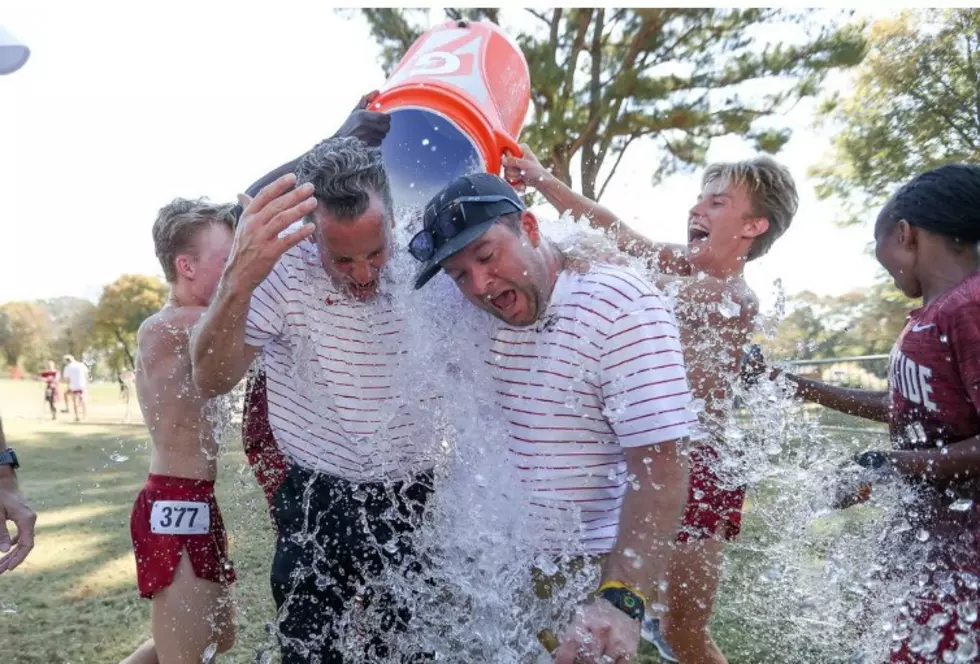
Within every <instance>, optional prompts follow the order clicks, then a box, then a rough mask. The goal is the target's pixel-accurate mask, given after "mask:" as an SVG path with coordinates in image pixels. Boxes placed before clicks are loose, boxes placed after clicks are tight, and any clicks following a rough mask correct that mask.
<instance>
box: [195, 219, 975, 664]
mask: <svg viewBox="0 0 980 664" xmlns="http://www.w3.org/2000/svg"><path fill="white" fill-rule="evenodd" d="M418 222H419V218H418V213H417V211H408V212H405V213H404V214H402V215H401V217H400V219H399V223H398V226H397V237H396V247H397V248H396V250H395V251H394V252H393V258H392V261H391V264H390V265H389V267H388V273H387V275H386V277H385V279H383V282H382V293H381V297H382V298H384V301H385V302H386V303H387V305H388V306H392V307H395V308H396V309H397V310H398V311H399V313H400V314H401V317H403V318H404V320H405V326H404V331H403V339H402V342H401V346H400V351H401V354H400V355H399V367H398V370H397V371H396V377H395V378H394V381H395V383H394V385H393V390H392V391H393V393H394V394H395V395H396V398H393V399H391V400H390V401H389V402H385V404H384V405H383V406H381V407H382V408H383V409H384V414H385V417H384V418H383V420H384V421H391V419H392V418H394V417H395V416H396V415H397V413H398V412H399V411H400V409H403V408H410V409H412V411H413V412H414V413H415V417H416V418H417V419H418V420H419V421H422V422H424V423H425V426H424V427H423V428H422V429H421V430H420V433H419V437H420V438H424V440H420V441H417V442H419V444H424V445H427V446H428V448H427V450H428V451H427V454H428V455H429V456H430V458H434V459H435V460H436V466H435V487H434V488H435V490H434V492H433V494H432V495H431V497H430V499H429V502H428V504H427V508H426V514H425V517H424V519H423V521H422V523H421V525H420V527H419V528H418V529H417V530H416V531H415V532H414V533H413V534H412V535H410V536H409V537H410V539H411V548H412V550H413V551H414V555H413V556H412V557H411V559H409V560H403V561H402V562H401V563H400V564H398V565H394V564H392V565H389V566H388V567H386V568H385V569H384V570H383V572H382V573H381V574H380V575H379V576H378V577H377V578H375V579H373V580H372V581H370V582H369V584H368V585H369V586H370V587H366V588H363V589H362V592H368V591H371V590H372V589H375V590H376V589H387V591H388V592H391V593H393V594H394V595H395V596H397V597H399V598H400V599H401V600H403V601H404V602H405V604H406V606H407V608H408V609H409V610H410V611H411V614H412V616H413V617H412V620H411V622H410V623H409V625H408V627H407V632H404V633H403V632H395V631H394V630H387V631H386V632H384V633H383V635H382V639H383V641H384V643H385V645H387V646H388V647H389V648H390V649H391V653H392V654H391V655H390V656H389V657H388V658H387V659H385V660H378V661H398V660H399V658H401V661H411V659H412V658H413V657H416V656H418V655H420V654H423V653H426V654H429V655H431V656H432V657H433V658H434V659H435V661H447V662H457V661H459V662H463V661H466V662H470V661H472V662H479V661H493V662H495V663H497V662H499V663H500V664H511V663H514V664H517V663H518V662H528V661H534V659H535V658H537V657H541V656H542V655H543V650H542V648H541V646H540V645H539V644H538V642H537V634H538V633H539V632H540V631H541V630H542V629H544V628H551V629H553V630H555V631H556V632H557V631H559V630H560V628H561V627H562V626H563V625H564V623H565V622H566V621H567V620H568V618H569V615H570V612H571V609H572V607H573V606H575V605H576V604H577V603H578V602H580V601H581V600H582V599H583V598H584V597H585V596H586V594H587V592H588V591H589V590H591V589H592V588H594V587H595V582H596V569H595V568H594V567H589V566H585V567H582V568H579V569H575V568H574V566H571V565H570V562H571V561H572V560H575V559H579V558H581V557H582V555H583V551H582V550H581V545H580V543H579V541H578V528H579V526H578V522H579V521H578V515H577V514H575V513H571V512H564V513H562V512H559V511H558V510H555V511H554V513H547V514H546V515H545V516H543V517H541V518H542V519H545V520H546V521H547V523H546V524H542V522H541V520H540V519H533V520H532V519H530V518H528V517H527V515H528V514H529V513H530V511H531V510H529V509H528V504H529V500H530V496H529V492H528V491H527V489H526V487H525V486H523V485H522V484H521V483H520V482H519V481H518V479H517V477H516V473H514V472H511V468H512V465H511V463H510V460H509V458H508V447H509V445H508V432H507V430H506V427H505V421H504V419H503V417H502V415H501V413H500V412H499V411H498V410H497V408H496V406H495V396H496V395H495V391H494V389H495V388H494V382H493V380H492V379H491V378H490V375H489V369H488V366H487V364H486V362H485V360H486V359H487V357H488V355H487V354H488V353H489V340H490V333H491V331H492V330H493V327H494V325H495V322H494V320H493V319H492V318H491V317H490V316H489V315H488V314H486V313H484V312H481V311H479V310H477V309H476V308H474V307H473V306H472V305H471V304H469V303H468V302H466V301H465V300H464V299H463V297H462V296H461V295H460V294H459V293H458V291H457V290H456V288H455V286H454V285H453V284H452V282H451V281H450V280H449V279H448V278H446V277H445V276H443V275H439V276H437V277H436V278H435V279H433V280H432V282H430V284H429V285H428V286H426V288H424V289H422V290H420V291H415V290H414V289H413V288H412V282H413V280H414V276H415V272H416V270H417V267H418V266H417V264H416V263H414V262H413V261H412V259H410V258H409V257H408V256H407V252H405V251H404V250H403V247H404V246H405V244H406V243H407V239H408V238H409V237H411V235H412V234H413V233H414V232H415V231H416V230H417V228H418ZM542 228H543V231H544V233H545V234H546V235H547V236H548V237H550V238H552V239H554V240H556V241H557V242H558V244H559V246H571V245H575V246H581V243H579V242H578V240H577V239H576V237H578V236H581V235H586V236H588V237H590V238H591V239H592V240H595V242H594V243H593V244H591V245H589V246H588V247H587V251H586V252H585V253H586V256H585V258H586V259H589V258H592V259H595V258H596V256H599V255H601V253H602V251H604V249H603V247H605V248H606V249H608V248H609V245H608V244H605V245H604V244H603V242H601V241H599V240H601V239H602V238H601V236H600V235H599V234H598V233H597V232H595V231H591V230H590V229H588V227H587V226H586V225H585V224H584V223H581V222H575V221H573V220H572V219H570V218H569V217H564V218H562V219H560V220H558V221H547V220H544V221H543V222H542ZM589 251H591V252H593V253H591V254H589V253H588V252H589ZM631 264H632V266H633V267H634V269H637V270H638V271H640V272H642V271H643V266H642V265H641V264H640V263H639V262H638V261H632V262H631ZM314 267H315V270H322V268H320V267H319V266H318V265H317V266H314ZM315 287H317V288H319V287H324V288H325V286H323V285H322V284H321V285H320V286H315ZM665 294H666V295H667V297H668V299H676V298H677V295H678V292H677V290H676V288H674V287H669V286H668V287H667V288H665ZM721 308H722V309H724V311H719V313H721V314H722V315H725V316H727V315H729V314H730V315H731V316H736V315H738V313H739V312H738V311H737V310H736V308H737V305H735V303H731V302H723V303H722V305H721ZM365 315H366V316H370V311H366V313H365ZM311 316H312V314H311ZM314 322H315V321H314ZM762 323H763V324H762V325H761V326H760V328H761V330H762V331H763V333H765V334H766V335H767V336H769V337H770V338H771V336H772V334H773V333H774V330H775V323H773V322H772V321H771V320H769V321H763V322H762ZM699 350H700V351H702V352H711V353H716V354H717V353H719V352H727V351H724V350H719V349H717V348H711V347H706V348H705V349H699ZM297 352H298V354H299V355H298V357H295V358H293V360H294V362H295V366H297V367H298V378H299V379H300V380H303V381H309V384H311V385H317V387H316V388H315V389H316V390H317V391H316V392H315V398H316V399H317V401H318V403H322V404H323V405H324V407H326V406H329V405H331V404H332V403H333V398H334V395H333V394H332V393H331V391H330V388H329V386H324V385H323V383H324V382H325V381H322V380H318V379H319V377H318V376H314V375H312V374H311V367H312V366H315V365H314V363H312V362H309V361H308V360H309V353H311V352H312V350H311V345H310V344H307V347H306V348H303V347H302V345H301V347H300V348H299V350H298V351H297ZM720 359H723V358H720ZM783 388H784V386H783V385H781V384H780V383H779V382H777V383H769V382H768V381H762V382H761V384H760V385H759V386H758V387H757V388H755V389H752V390H749V391H746V390H743V389H741V388H737V389H735V390H734V392H735V394H734V396H735V397H736V398H737V399H738V401H739V403H740V405H741V407H740V409H738V410H732V411H731V412H730V413H728V415H727V416H725V417H721V418H715V419H712V418H711V417H707V416H706V417H705V419H706V420H707V422H706V424H707V425H708V428H709V429H711V430H713V431H715V432H718V433H719V440H720V441H721V442H720V443H719V444H718V447H717V452H718V460H717V462H716V464H715V469H716V471H717V474H718V475H719V477H720V478H721V481H722V484H723V485H724V486H726V487H728V488H734V487H738V486H743V485H748V486H749V487H750V491H749V498H748V503H749V504H748V506H747V511H746V515H745V524H744V528H743V533H742V535H741V537H740V539H738V540H737V541H736V542H734V543H732V544H730V545H729V546H728V547H727V549H726V573H725V577H724V580H723V582H722V591H721V595H720V599H719V601H718V603H717V609H716V619H715V622H714V623H713V632H714V633H715V634H716V636H717V637H720V639H719V640H723V641H725V642H726V643H727V644H731V643H737V644H738V647H737V648H736V649H735V650H734V651H731V650H729V651H726V655H727V656H728V657H729V659H730V660H731V661H767V662H787V663H790V662H800V661H807V662H830V661H841V659H842V657H843V658H848V657H851V656H852V655H853V660H852V661H855V662H858V661H867V662H874V661H881V660H882V659H886V658H887V652H888V649H889V648H890V647H891V646H892V645H893V644H894V643H896V642H899V641H903V640H905V641H907V642H908V643H909V644H910V645H912V644H914V646H915V647H916V648H920V649H924V650H923V651H924V652H925V651H928V649H930V648H932V649H933V650H934V649H935V646H934V641H935V637H934V634H935V630H936V629H938V628H939V627H937V626H928V625H927V626H924V627H925V631H923V630H919V631H918V632H917V631H916V630H915V629H914V628H913V627H914V626H913V625H911V624H908V622H909V621H908V620H907V619H906V620H904V621H903V620H900V619H898V618H897V616H899V607H900V606H901V604H902V602H903V601H904V600H905V599H906V595H907V594H908V589H909V588H910V587H912V585H913V584H910V583H909V579H910V578H912V577H914V575H915V574H917V573H918V572H919V571H920V570H921V566H920V565H919V563H918V562H917V561H918V560H919V559H920V557H921V555H920V554H921V553H922V551H924V547H925V546H926V544H927V543H923V542H918V541H916V540H915V539H914V537H913V544H917V545H919V546H920V549H919V550H916V549H915V547H911V548H910V547H909V545H908V542H909V536H910V535H912V534H914V532H915V530H916V529H915V528H913V527H912V526H911V525H910V524H908V523H907V522H904V521H903V519H902V518H901V513H902V505H903V502H904V501H906V500H907V499H908V496H907V489H905V488H904V487H903V486H901V485H898V484H892V485H876V486H875V489H874V492H873V494H872V497H871V500H870V501H869V502H868V503H867V504H865V505H861V506H858V507H854V508H851V509H850V510H848V511H846V512H837V511H836V510H833V509H832V505H833V503H834V500H835V494H836V492H837V490H838V481H839V477H840V466H841V465H842V464H844V462H846V461H847V460H848V459H849V457H850V455H851V454H853V452H854V451H857V450H858V449H862V448H863V449H867V443H868V442H869V441H867V440H860V439H858V438H856V437H854V438H842V437H840V436H834V435H831V434H830V433H828V432H827V431H826V430H824V429H821V428H820V426H819V420H818V418H816V417H815V416H814V415H813V414H812V413H811V412H810V411H808V410H807V409H805V408H804V407H803V406H802V405H801V404H800V403H799V402H797V401H794V400H792V399H790V398H789V397H788V396H787V394H788V390H786V389H783ZM233 403H240V400H239V399H234V398H233V399H230V400H229V401H228V403H226V404H225V405H224V406H222V407H221V408H218V409H217V410H219V411H222V412H223V414H217V413H216V414H215V416H214V417H215V420H214V427H215V430H216V431H219V430H225V431H227V430H228V428H229V425H230V424H231V423H232V422H233V420H234V419H235V416H236V415H237V413H233V412H231V411H230V407H229V404H233ZM564 405H565V407H566V408H567V409H569V411H570V412H576V411H578V410H579V409H580V408H581V407H582V405H581V403H580V402H579V401H576V400H575V399H574V398H571V397H570V398H569V399H566V400H565V402H564ZM624 407H625V405H624V404H616V403H614V402H611V403H609V404H607V409H609V410H610V413H609V416H610V417H617V416H619V414H620V413H619V412H617V411H619V410H622V408H624ZM693 407H694V408H696V409H698V410H699V411H700V410H702V409H703V407H704V405H703V403H701V404H697V405H695V406H693ZM386 429H387V427H385V426H383V425H382V426H381V427H379V431H380V432H383V431H385V430H386ZM216 439H221V437H220V436H216ZM875 442H876V443H878V444H884V443H886V442H887V441H885V440H884V439H882V440H879V441H875ZM359 444H362V445H369V446H372V448H377V449H378V450H379V455H382V456H383V455H386V454H390V453H392V452H393V451H394V449H395V447H396V446H395V444H394V443H393V441H391V440H390V437H386V434H384V433H379V434H378V435H377V436H374V437H366V438H365V439H364V440H362V441H360V443H359ZM240 477H241V480H242V481H243V482H245V481H251V478H250V473H247V472H243V473H242V474H241V475H240ZM307 504H308V502H307ZM970 507H971V506H968V505H967V506H963V505H958V504H957V503H954V505H953V506H951V507H950V509H951V510H954V511H957V510H963V511H966V510H968V509H970ZM391 518H393V519H394V518H397V516H396V515H394V514H392V515H391ZM545 528H547V529H548V530H549V531H554V532H558V533H562V536H560V537H557V538H555V539H552V540H549V541H547V542H545V541H543V540H542V537H541V533H542V532H544V529H545ZM375 545H376V546H378V547H379V548H381V547H382V546H384V545H382V544H380V543H375ZM899 547H901V548H902V549H903V551H902V558H903V559H904V560H906V561H907V563H906V564H905V566H904V567H903V568H902V569H899V570H897V571H896V570H892V571H891V573H890V574H884V571H885V570H886V569H888V568H890V566H889V565H887V564H886V562H888V561H892V560H894V559H895V557H896V554H895V550H896V549H898V548H899ZM325 555H326V554H325ZM413 563H421V571H419V569H417V566H413ZM570 567H572V569H569V568H570ZM559 572H560V573H562V574H563V575H564V576H565V577H566V584H565V585H564V586H563V587H560V588H558V589H557V590H553V592H552V595H551V597H550V598H548V599H542V598H541V597H539V595H538V594H537V593H536V592H535V589H536V586H539V585H540V583H539V582H540V580H541V577H543V576H554V575H555V574H556V573H559ZM324 582H325V583H326V582H327V580H326V579H324ZM543 594H544V593H542V595H543ZM971 612H972V615H974V616H975V614H976V607H975V606H973V607H963V608H962V609H961V610H960V612H959V615H960V616H961V617H962V616H967V618H968V617H969V615H971ZM967 618H961V619H964V620H965V619H967ZM343 622H344V625H345V629H344V630H343V644H342V647H343V649H344V650H345V651H346V652H347V653H349V655H350V656H351V657H354V658H359V657H361V655H362V652H363V650H362V649H363V646H364V638H365V637H364V635H365V634H366V633H369V632H377V631H383V630H380V626H381V624H382V616H381V615H380V614H379V613H378V612H377V610H375V609H374V608H373V607H372V608H367V609H364V608H363V607H361V606H359V605H357V604H356V603H352V606H351V608H350V610H349V611H348V613H347V615H346V616H345V619H344V621H343ZM715 625H717V627H715ZM735 632H737V633H738V636H737V638H726V636H728V637H730V636H731V635H732V634H733V633H735ZM927 632H928V633H927ZM976 646H977V644H976V641H975V639H974V640H972V641H971V640H970V639H964V640H962V641H960V642H959V646H958V647H959V650H958V651H957V653H956V655H955V658H954V659H950V660H949V661H972V659H970V658H971V657H974V656H975V654H976ZM268 655H269V651H265V652H263V653H262V654H261V655H260V657H262V658H264V657H266V656H268ZM358 661H370V660H364V659H363V658H361V659H359V660H358Z"/></svg>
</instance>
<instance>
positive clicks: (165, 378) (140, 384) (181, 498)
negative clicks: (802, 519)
mask: <svg viewBox="0 0 980 664" xmlns="http://www.w3.org/2000/svg"><path fill="white" fill-rule="evenodd" d="M235 221H236V216H235V214H234V211H233V208H232V206H231V205H215V204H212V203H209V202H207V201H205V200H197V201H191V200H185V199H177V200H175V201H173V202H172V203H170V204H169V205H167V206H166V207H164V208H162V209H161V210H160V213H159V215H158V217H157V220H156V223H154V225H153V243H154V246H155V249H156V254H157V258H159V259H160V264H161V266H162V267H163V272H164V274H165V275H166V278H167V281H168V282H169V283H170V298H169V300H168V301H167V303H166V305H164V307H163V309H161V310H160V311H159V312H158V313H156V314H154V315H153V316H151V317H149V318H148V319H146V321H144V322H143V324H142V325H141V326H140V329H139V333H138V334H137V350H136V390H137V393H138V395H139V402H140V407H141V408H142V410H143V417H144V420H145V421H146V423H147V426H148V427H149V430H150V439H151V440H152V441H153V448H152V451H151V456H150V475H149V477H148V479H147V482H146V486H145V487H144V488H143V490H142V491H141V492H140V494H139V496H137V498H136V504H135V505H134V506H133V513H132V518H131V522H130V529H131V531H132V536H133V550H134V551H135V553H136V572H137V581H138V585H139V589H140V595H141V596H143V597H145V598H148V599H149V598H152V600H153V607H152V609H151V615H152V624H153V638H152V639H150V640H149V641H147V642H146V643H144V644H143V645H142V646H141V647H140V648H139V650H137V651H136V652H135V653H133V655H131V656H130V657H129V658H128V659H127V660H126V662H131V663H133V664H135V663H143V662H146V663H149V662H162V663H163V664H170V663H177V662H180V663H183V662H194V663H198V662H201V661H202V654H203V653H205V651H210V650H209V649H212V648H216V652H225V651H226V650H228V649H229V648H231V646H232V645H233V644H234V642H235V616H234V607H233V606H232V604H231V598H230V593H229V591H230V586H231V583H232V582H234V580H235V572H234V570H233V569H232V566H231V562H230V561H229V560H228V543H227V536H226V534H225V530H224V525H223V523H222V520H221V513H220V511H219V510H218V505H217V502H215V497H214V480H215V477H216V475H217V470H218V468H217V451H218V444H217V441H216V440H215V438H214V433H213V431H212V428H211V425H210V423H209V422H208V412H209V408H210V407H211V402H210V401H209V400H207V399H205V398H204V397H202V396H201V395H200V393H199V392H198V390H197V388H196V387H195V386H194V381H193V379H192V374H191V356H190V352H189V350H188V340H189V335H190V329H191V328H192V327H193V326H194V324H195V323H197V320H198V318H200V316H201V314H202V313H203V312H204V310H205V307H206V306H207V304H208V302H209V301H210V300H211V297H212V296H213V295H214V292H215V289H216V288H217V285H218V280H219V279H220V277H221V272H222V270H223V268H224V265H225V262H226V261H227V259H228V254H229V252H230V251H231V244H232V237H233V229H234V226H235ZM203 659H204V660H205V661H210V658H209V656H203Z"/></svg>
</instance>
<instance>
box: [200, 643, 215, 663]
mask: <svg viewBox="0 0 980 664" xmlns="http://www.w3.org/2000/svg"><path fill="white" fill-rule="evenodd" d="M217 654H218V644H217V643H212V644H211V645H209V646H208V647H207V648H205V649H204V652H202V653H201V664H210V663H211V662H213V661H214V656H215V655H217Z"/></svg>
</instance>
